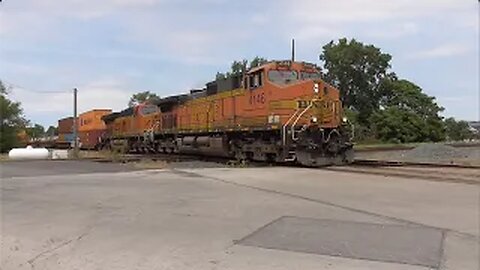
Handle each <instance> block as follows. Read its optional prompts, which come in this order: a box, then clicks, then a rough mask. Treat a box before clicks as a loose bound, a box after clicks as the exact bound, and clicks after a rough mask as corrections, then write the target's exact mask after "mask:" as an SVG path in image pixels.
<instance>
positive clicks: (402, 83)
mask: <svg viewBox="0 0 480 270" xmlns="http://www.w3.org/2000/svg"><path fill="white" fill-rule="evenodd" d="M381 89H382V90H381V92H382V97H381V100H380V102H379V104H380V107H381V109H380V110H378V111H376V112H374V113H373V114H372V116H371V118H370V119H369V122H370V123H371V125H372V130H373V131H374V132H376V135H377V137H378V138H379V139H381V140H383V141H389V142H401V143H405V142H424V141H434V142H437V141H441V140H443V139H444V138H445V132H444V125H443V121H442V117H441V116H440V115H439V113H440V112H442V111H443V108H442V107H440V106H439V105H438V104H437V103H436V102H435V98H434V97H431V96H428V95H426V94H425V93H423V92H422V89H421V88H420V87H419V86H417V85H415V84H414V83H412V82H409V81H407V80H396V79H395V80H385V81H384V82H383V83H382V86H381Z"/></svg>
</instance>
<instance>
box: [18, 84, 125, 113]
mask: <svg viewBox="0 0 480 270" xmlns="http://www.w3.org/2000/svg"><path fill="white" fill-rule="evenodd" d="M125 85H126V84H125V83H123V82H121V81H117V80H113V79H104V80H99V81H95V82H91V83H88V84H85V85H82V86H80V87H78V89H79V90H78V112H79V113H81V112H84V111H88V110H91V109H94V108H98V109H104V108H105V109H113V110H115V111H118V110H122V109H124V108H125V107H126V105H127V102H128V100H129V98H130V96H131V94H132V92H133V91H131V90H129V89H127V88H126V86H125ZM10 97H11V98H12V99H13V100H16V101H20V102H21V103H22V107H23V108H24V112H25V114H26V115H27V118H31V117H29V116H34V115H36V114H39V113H55V114H56V115H58V116H59V117H61V116H64V115H72V111H73V92H72V91H61V92H60V91H52V92H43V93H42V92H33V91H29V90H27V89H23V88H15V87H13V88H12V89H11V94H10Z"/></svg>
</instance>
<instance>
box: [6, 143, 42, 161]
mask: <svg viewBox="0 0 480 270" xmlns="http://www.w3.org/2000/svg"><path fill="white" fill-rule="evenodd" d="M48 156H49V153H48V150H47V148H33V147H31V146H30V145H29V146H27V147H26V148H13V149H12V150H10V152H8V158H9V159H48Z"/></svg>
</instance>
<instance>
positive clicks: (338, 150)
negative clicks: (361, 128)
mask: <svg viewBox="0 0 480 270" xmlns="http://www.w3.org/2000/svg"><path fill="white" fill-rule="evenodd" d="M103 120H104V122H105V124H106V126H107V133H106V136H105V137H104V145H105V146H106V147H109V148H112V149H122V150H123V151H137V152H138V151H141V152H145V151H150V152H166V153H171V152H178V153H191V154H203V155H215V156H225V157H234V158H237V159H251V160H257V161H275V162H288V161H294V162H297V163H300V164H302V165H305V166H325V165H331V164H345V163H351V162H352V161H353V150H352V143H351V134H350V132H349V130H350V127H349V123H348V121H347V119H346V118H345V117H344V115H343V110H342V103H341V101H340V97H339V91H338V89H336V88H334V87H332V86H331V85H329V84H327V83H326V82H325V81H324V80H322V78H321V73H320V72H319V68H318V67H317V66H316V65H314V64H310V63H305V62H294V61H289V60H286V61H272V62H269V63H267V64H264V65H262V66H260V67H257V68H254V69H251V70H249V71H248V72H246V73H245V74H241V75H236V76H235V75H234V76H231V77H229V78H227V79H218V80H216V81H213V82H210V83H208V84H207V85H206V88H205V89H200V90H192V91H190V93H189V94H186V95H178V96H170V97H166V98H163V99H160V100H157V101H154V102H152V103H151V104H142V105H139V106H136V107H134V108H129V109H126V110H124V111H122V112H118V113H113V114H110V115H107V116H105V117H103Z"/></svg>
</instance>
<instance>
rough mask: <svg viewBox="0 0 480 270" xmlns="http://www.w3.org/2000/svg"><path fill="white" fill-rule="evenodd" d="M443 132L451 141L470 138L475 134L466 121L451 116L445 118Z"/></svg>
mask: <svg viewBox="0 0 480 270" xmlns="http://www.w3.org/2000/svg"><path fill="white" fill-rule="evenodd" d="M445 132H446V135H447V139H448V140H451V141H462V140H467V139H472V138H473V137H474V135H475V134H474V133H473V132H472V131H471V130H470V128H469V126H468V123H467V122H466V121H456V120H455V119H454V118H453V117H450V118H447V119H445Z"/></svg>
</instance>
